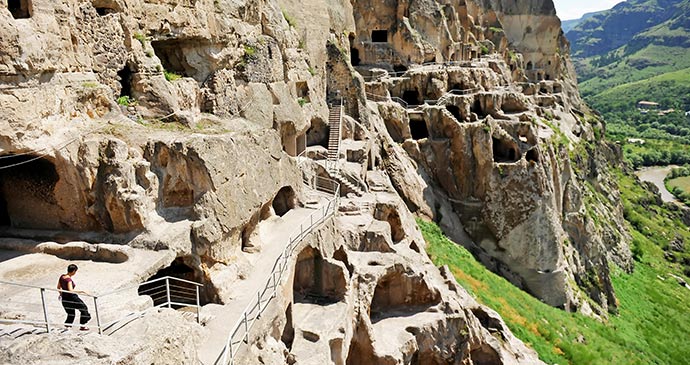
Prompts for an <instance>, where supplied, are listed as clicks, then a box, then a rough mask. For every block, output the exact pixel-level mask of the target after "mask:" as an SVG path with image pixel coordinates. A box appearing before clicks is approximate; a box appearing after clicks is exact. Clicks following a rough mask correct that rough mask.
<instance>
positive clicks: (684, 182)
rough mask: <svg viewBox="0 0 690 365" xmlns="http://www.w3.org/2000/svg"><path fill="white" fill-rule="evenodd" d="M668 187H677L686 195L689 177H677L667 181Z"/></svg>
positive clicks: (689, 186)
mask: <svg viewBox="0 0 690 365" xmlns="http://www.w3.org/2000/svg"><path fill="white" fill-rule="evenodd" d="M668 186H670V187H672V188H673V187H678V188H680V189H681V190H683V191H685V192H686V193H690V176H684V177H678V178H675V179H671V180H669V181H668Z"/></svg>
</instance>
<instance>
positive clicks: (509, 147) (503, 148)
mask: <svg viewBox="0 0 690 365" xmlns="http://www.w3.org/2000/svg"><path fill="white" fill-rule="evenodd" d="M491 141H492V144H493V146H492V150H493V155H494V162H516V161H517V160H518V159H519V158H520V154H519V153H518V150H517V147H516V146H515V145H514V143H509V142H507V141H504V140H500V139H498V138H495V137H492V138H491Z"/></svg>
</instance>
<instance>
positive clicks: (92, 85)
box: [81, 81, 100, 89]
mask: <svg viewBox="0 0 690 365" xmlns="http://www.w3.org/2000/svg"><path fill="white" fill-rule="evenodd" d="M98 85H100V84H99V83H98V82H95V81H86V82H84V83H83V84H81V86H82V87H85V88H87V89H93V88H95V87H98Z"/></svg>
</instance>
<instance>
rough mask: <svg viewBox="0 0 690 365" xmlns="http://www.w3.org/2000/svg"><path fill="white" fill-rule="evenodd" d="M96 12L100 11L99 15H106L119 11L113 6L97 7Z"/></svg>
mask: <svg viewBox="0 0 690 365" xmlns="http://www.w3.org/2000/svg"><path fill="white" fill-rule="evenodd" d="M96 13H98V15H99V16H106V15H110V14H115V13H117V10H115V9H112V8H104V7H97V8H96Z"/></svg>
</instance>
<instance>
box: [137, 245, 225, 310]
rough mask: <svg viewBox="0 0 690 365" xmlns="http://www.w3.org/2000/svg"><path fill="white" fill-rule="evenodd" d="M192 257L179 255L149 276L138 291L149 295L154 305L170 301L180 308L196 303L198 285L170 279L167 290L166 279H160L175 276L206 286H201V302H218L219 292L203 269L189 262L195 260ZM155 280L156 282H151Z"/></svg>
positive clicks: (204, 303)
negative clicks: (205, 275)
mask: <svg viewBox="0 0 690 365" xmlns="http://www.w3.org/2000/svg"><path fill="white" fill-rule="evenodd" d="M193 260H194V259H193V258H191V257H188V258H185V257H177V258H175V260H173V262H172V263H170V265H169V266H167V267H164V268H162V269H160V270H158V272H156V273H155V274H154V275H153V276H151V277H150V278H148V280H146V282H145V283H142V284H140V285H139V288H138V289H137V293H138V294H139V295H148V296H150V297H151V299H152V300H153V305H154V306H158V305H161V304H164V303H167V301H168V295H170V301H171V302H174V303H177V304H175V305H172V307H173V308H175V309H179V308H183V307H186V306H188V305H196V294H197V292H196V285H194V284H191V283H186V282H184V281H178V280H169V281H168V283H167V286H168V287H169V288H170V290H169V291H168V290H166V280H158V281H154V280H156V279H161V278H164V277H166V276H170V277H173V278H177V279H181V280H186V281H193V282H197V283H201V284H203V285H204V286H202V287H199V304H200V305H206V304H208V303H217V302H218V300H217V294H216V293H215V292H214V291H213V290H212V288H213V287H212V285H211V284H210V283H209V282H207V280H205V278H204V275H203V274H202V272H201V270H199V269H196V268H194V267H193V266H190V265H189V264H188V262H190V261H193ZM151 281H154V282H151Z"/></svg>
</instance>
